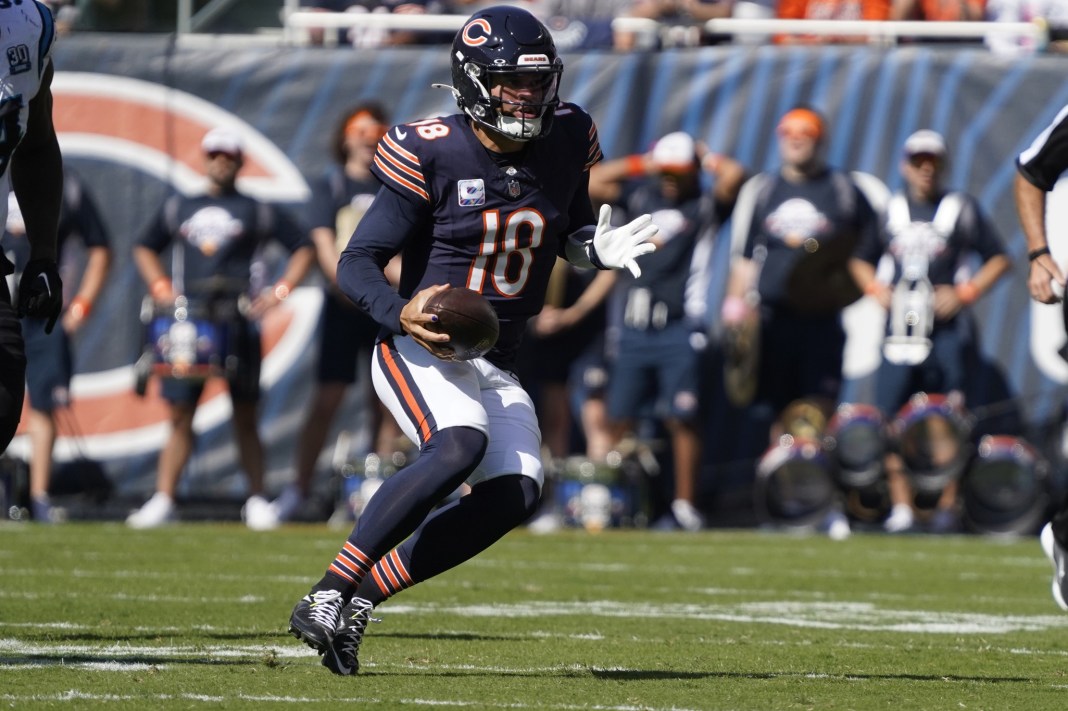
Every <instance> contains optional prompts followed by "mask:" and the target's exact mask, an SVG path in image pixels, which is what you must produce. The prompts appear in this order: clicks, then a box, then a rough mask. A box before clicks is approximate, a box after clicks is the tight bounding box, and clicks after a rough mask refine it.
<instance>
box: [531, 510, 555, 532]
mask: <svg viewBox="0 0 1068 711" xmlns="http://www.w3.org/2000/svg"><path fill="white" fill-rule="evenodd" d="M561 526H563V522H561V521H560V516H559V514H557V513H556V512H555V511H545V512H544V513H542V514H541V515H539V516H537V517H535V518H534V520H533V521H531V522H530V523H528V524H527V530H528V531H530V532H531V533H538V534H542V533H552V532H553V531H558V530H560V527H561Z"/></svg>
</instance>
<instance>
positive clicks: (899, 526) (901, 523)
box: [883, 504, 915, 533]
mask: <svg viewBox="0 0 1068 711" xmlns="http://www.w3.org/2000/svg"><path fill="white" fill-rule="evenodd" d="M914 522H915V518H914V517H913V515H912V507H911V506H909V505H908V504H894V507H893V508H892V509H890V515H889V516H888V517H887V518H886V521H884V522H883V530H885V531H886V532H887V533H901V532H903V531H907V530H909V529H910V528H912V524H913V523H914Z"/></svg>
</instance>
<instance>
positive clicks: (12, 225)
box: [0, 172, 109, 297]
mask: <svg viewBox="0 0 1068 711" xmlns="http://www.w3.org/2000/svg"><path fill="white" fill-rule="evenodd" d="M7 203H8V213H7V225H6V227H7V229H5V231H4V234H3V236H0V250H2V254H3V255H6V256H7V258H8V259H9V260H10V261H11V262H12V263H13V264H14V265H15V271H16V272H21V271H22V270H23V268H24V267H25V266H26V263H27V262H28V261H30V243H29V240H27V239H26V228H25V225H24V224H23V222H22V210H21V209H20V208H19V205H18V202H17V201H16V200H15V193H14V192H11V193H8V200H7ZM71 239H76V240H78V241H80V242H81V243H82V244H83V245H84V246H85V247H86V248H90V247H108V246H109V244H108V235H107V231H106V230H105V228H104V223H103V221H102V219H101V217H100V211H99V210H98V209H97V207H96V203H94V202H93V200H92V198H90V197H89V194H88V193H87V192H85V188H84V186H83V184H82V181H81V179H79V178H78V177H76V176H75V175H74V174H73V173H71V172H67V173H65V174H64V176H63V202H62V203H61V204H60V208H59V230H58V232H57V242H56V246H57V261H58V262H59V263H60V264H61V265H63V256H64V246H65V245H66V244H67V243H68V241H69V240H71ZM63 268H64V269H66V265H63ZM63 280H64V282H66V281H67V280H68V278H67V276H66V275H64V277H63ZM72 282H76V280H72ZM66 296H68V297H70V296H73V293H68V294H66Z"/></svg>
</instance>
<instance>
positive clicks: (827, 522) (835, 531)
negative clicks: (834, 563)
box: [820, 509, 853, 541]
mask: <svg viewBox="0 0 1068 711" xmlns="http://www.w3.org/2000/svg"><path fill="white" fill-rule="evenodd" d="M820 529H821V530H822V531H823V532H824V533H826V534H827V537H828V538H830V539H831V540H832V541H844V540H845V539H847V538H849V536H850V535H852V533H853V530H852V529H851V528H850V527H849V519H848V518H847V517H846V515H845V514H844V513H842V512H841V511H839V510H838V509H834V510H833V511H831V512H830V513H829V514H827V517H826V518H825V519H823V525H822V526H820Z"/></svg>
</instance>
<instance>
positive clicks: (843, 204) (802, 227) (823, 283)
mask: <svg viewBox="0 0 1068 711" xmlns="http://www.w3.org/2000/svg"><path fill="white" fill-rule="evenodd" d="M877 229H878V221H877V219H876V215H875V211H874V210H873V209H872V207H871V203H869V202H868V200H867V198H865V197H864V194H863V193H862V192H861V191H860V189H859V188H858V187H857V186H856V184H855V183H854V182H853V181H852V179H851V178H850V177H849V176H848V175H846V174H845V173H843V172H841V171H838V170H834V169H828V170H827V171H825V172H824V173H823V174H822V175H819V176H816V177H813V178H810V179H808V180H806V181H805V182H802V183H793V182H790V181H787V180H785V179H784V178H782V177H781V176H780V175H774V176H769V180H768V182H767V184H765V186H764V187H763V188H762V189H761V192H760V194H759V195H758V197H757V199H756V205H755V206H754V210H753V219H752V222H751V223H750V225H749V235H748V239H747V241H746V244H745V256H746V257H748V258H750V259H752V258H753V257H754V254H755V250H756V249H757V248H758V247H764V248H766V250H767V252H766V257H765V259H764V264H763V268H762V269H761V272H760V283H759V286H758V289H759V292H760V299H761V302H762V303H764V304H767V305H769V306H786V307H789V308H792V309H794V310H800V311H805V312H809V313H820V314H826V313H831V312H833V311H837V310H838V309H840V308H841V304H840V303H839V296H838V295H837V294H836V293H832V291H833V290H832V289H831V288H829V285H830V281H829V279H830V278H831V277H833V278H834V280H835V282H836V283H837V282H838V281H842V280H843V277H842V274H843V273H845V269H846V264H847V263H848V261H849V258H850V257H851V256H852V255H853V252H854V251H855V250H856V248H857V246H858V244H861V243H863V242H865V241H866V240H871V239H878V237H877V236H876V234H875V233H876V230H877ZM799 269H801V271H804V272H805V273H804V274H802V273H801V272H800V271H799ZM850 281H851V279H850ZM799 283H800V284H802V285H803V288H798V285H799ZM809 286H811V287H813V288H812V289H809V288H808V287H809ZM825 292H826V293H825Z"/></svg>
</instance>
